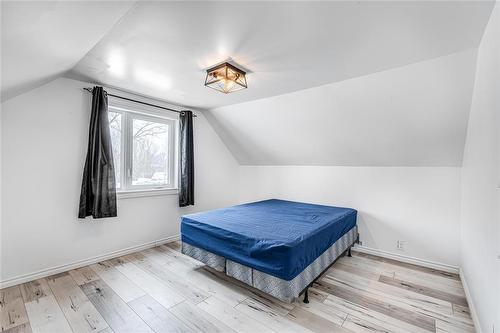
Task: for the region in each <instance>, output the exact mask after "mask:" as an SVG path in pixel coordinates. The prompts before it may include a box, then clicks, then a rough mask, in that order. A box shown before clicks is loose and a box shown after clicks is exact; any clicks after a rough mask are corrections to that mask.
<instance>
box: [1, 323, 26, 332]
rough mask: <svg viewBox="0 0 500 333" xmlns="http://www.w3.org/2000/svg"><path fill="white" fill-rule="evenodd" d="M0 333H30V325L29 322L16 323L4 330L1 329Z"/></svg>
mask: <svg viewBox="0 0 500 333" xmlns="http://www.w3.org/2000/svg"><path fill="white" fill-rule="evenodd" d="M1 332H2V333H32V332H33V331H32V330H31V326H30V324H29V323H24V324H21V325H17V326H15V327H12V328H9V329H7V330H5V331H1Z"/></svg>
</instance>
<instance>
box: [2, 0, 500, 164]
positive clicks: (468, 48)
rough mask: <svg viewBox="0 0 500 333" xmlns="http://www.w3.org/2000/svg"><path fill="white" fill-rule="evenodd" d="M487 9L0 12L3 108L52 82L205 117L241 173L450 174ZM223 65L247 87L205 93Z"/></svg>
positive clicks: (40, 8) (92, 5) (34, 6)
mask: <svg viewBox="0 0 500 333" xmlns="http://www.w3.org/2000/svg"><path fill="white" fill-rule="evenodd" d="M493 4H494V2H484V1H387V2H378V1H345V2H341V1H331V2H315V1H314V2H309V1H304V2H300V1H290V2H287V1H277V2H253V1H236V2H212V1H201V2H191V1H184V2H181V1H179V2H171V1H165V2H163V1H138V2H135V3H133V2H122V1H50V2H8V1H3V2H2V88H1V92H2V100H5V99H7V98H10V97H12V96H15V95H17V94H20V93H22V92H24V91H27V90H29V89H31V88H33V87H35V86H37V85H40V84H43V83H44V82H47V81H48V80H51V79H53V78H55V77H58V76H60V75H65V76H68V77H72V78H76V79H82V80H85V81H88V82H95V83H100V84H103V85H105V86H111V87H115V88H120V89H123V90H128V91H131V92H135V93H139V94H143V95H146V96H150V97H154V98H159V99H163V100H166V101H169V102H172V103H177V104H182V105H185V106H191V107H198V108H203V109H207V110H210V111H207V112H206V113H207V116H208V118H209V120H210V121H211V122H212V124H213V126H214V127H215V128H216V130H217V131H218V133H219V135H220V136H221V137H222V138H223V139H224V141H225V142H226V144H227V145H228V147H229V148H230V150H231V151H232V153H233V154H234V155H235V156H236V158H237V159H238V160H239V161H240V163H242V164H250V165H252V164H256V165H257V164H258V165H262V164H266V165H275V164H295V165H388V166H391V165H398V166H400V165H409V166H421V165H426V166H453V165H461V157H462V151H463V143H464V140H465V128H466V123H467V117H468V111H469V108H470V100H471V93H472V84H473V79H474V66H475V49H476V48H477V46H478V45H479V42H480V40H481V37H482V34H483V31H484V27H485V25H486V23H487V21H488V18H489V15H490V13H491V9H492V7H493ZM229 58H231V59H232V60H233V61H234V62H236V63H239V64H240V65H241V66H242V67H243V68H245V69H247V70H248V71H249V75H248V83H249V88H248V89H246V90H243V91H239V92H237V93H233V94H229V95H224V94H221V93H218V92H215V91H213V90H211V89H208V88H206V87H204V86H203V82H204V78H205V69H206V68H208V67H210V66H212V65H214V64H216V63H219V62H221V61H224V60H227V59H229Z"/></svg>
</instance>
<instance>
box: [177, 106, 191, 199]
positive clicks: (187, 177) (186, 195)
mask: <svg viewBox="0 0 500 333" xmlns="http://www.w3.org/2000/svg"><path fill="white" fill-rule="evenodd" d="M179 120H180V140H179V141H180V142H179V144H180V162H181V168H180V169H181V170H180V192H179V207H186V206H189V205H194V144H193V113H192V112H191V111H183V112H181V114H180V119H179Z"/></svg>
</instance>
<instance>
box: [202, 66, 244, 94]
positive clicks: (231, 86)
mask: <svg viewBox="0 0 500 333" xmlns="http://www.w3.org/2000/svg"><path fill="white" fill-rule="evenodd" d="M205 86H207V87H209V88H212V89H215V90H217V91H220V92H223V93H224V94H229V93H230V92H233V91H238V90H241V89H245V88H247V78H246V73H245V72H244V71H242V70H241V69H239V68H238V67H236V66H234V65H231V64H230V63H227V62H225V63H223V64H220V65H217V66H215V67H212V68H210V69H207V77H206V79H205Z"/></svg>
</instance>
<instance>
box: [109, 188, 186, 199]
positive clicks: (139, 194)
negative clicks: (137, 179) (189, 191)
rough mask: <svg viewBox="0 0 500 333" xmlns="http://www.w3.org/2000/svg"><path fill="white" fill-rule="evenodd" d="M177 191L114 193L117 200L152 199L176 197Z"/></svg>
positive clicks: (159, 190) (161, 189)
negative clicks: (166, 196)
mask: <svg viewBox="0 0 500 333" xmlns="http://www.w3.org/2000/svg"><path fill="white" fill-rule="evenodd" d="M178 194H179V189H177V188H160V189H147V190H131V191H118V192H116V198H117V199H128V198H138V197H154V196H159V195H178Z"/></svg>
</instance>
